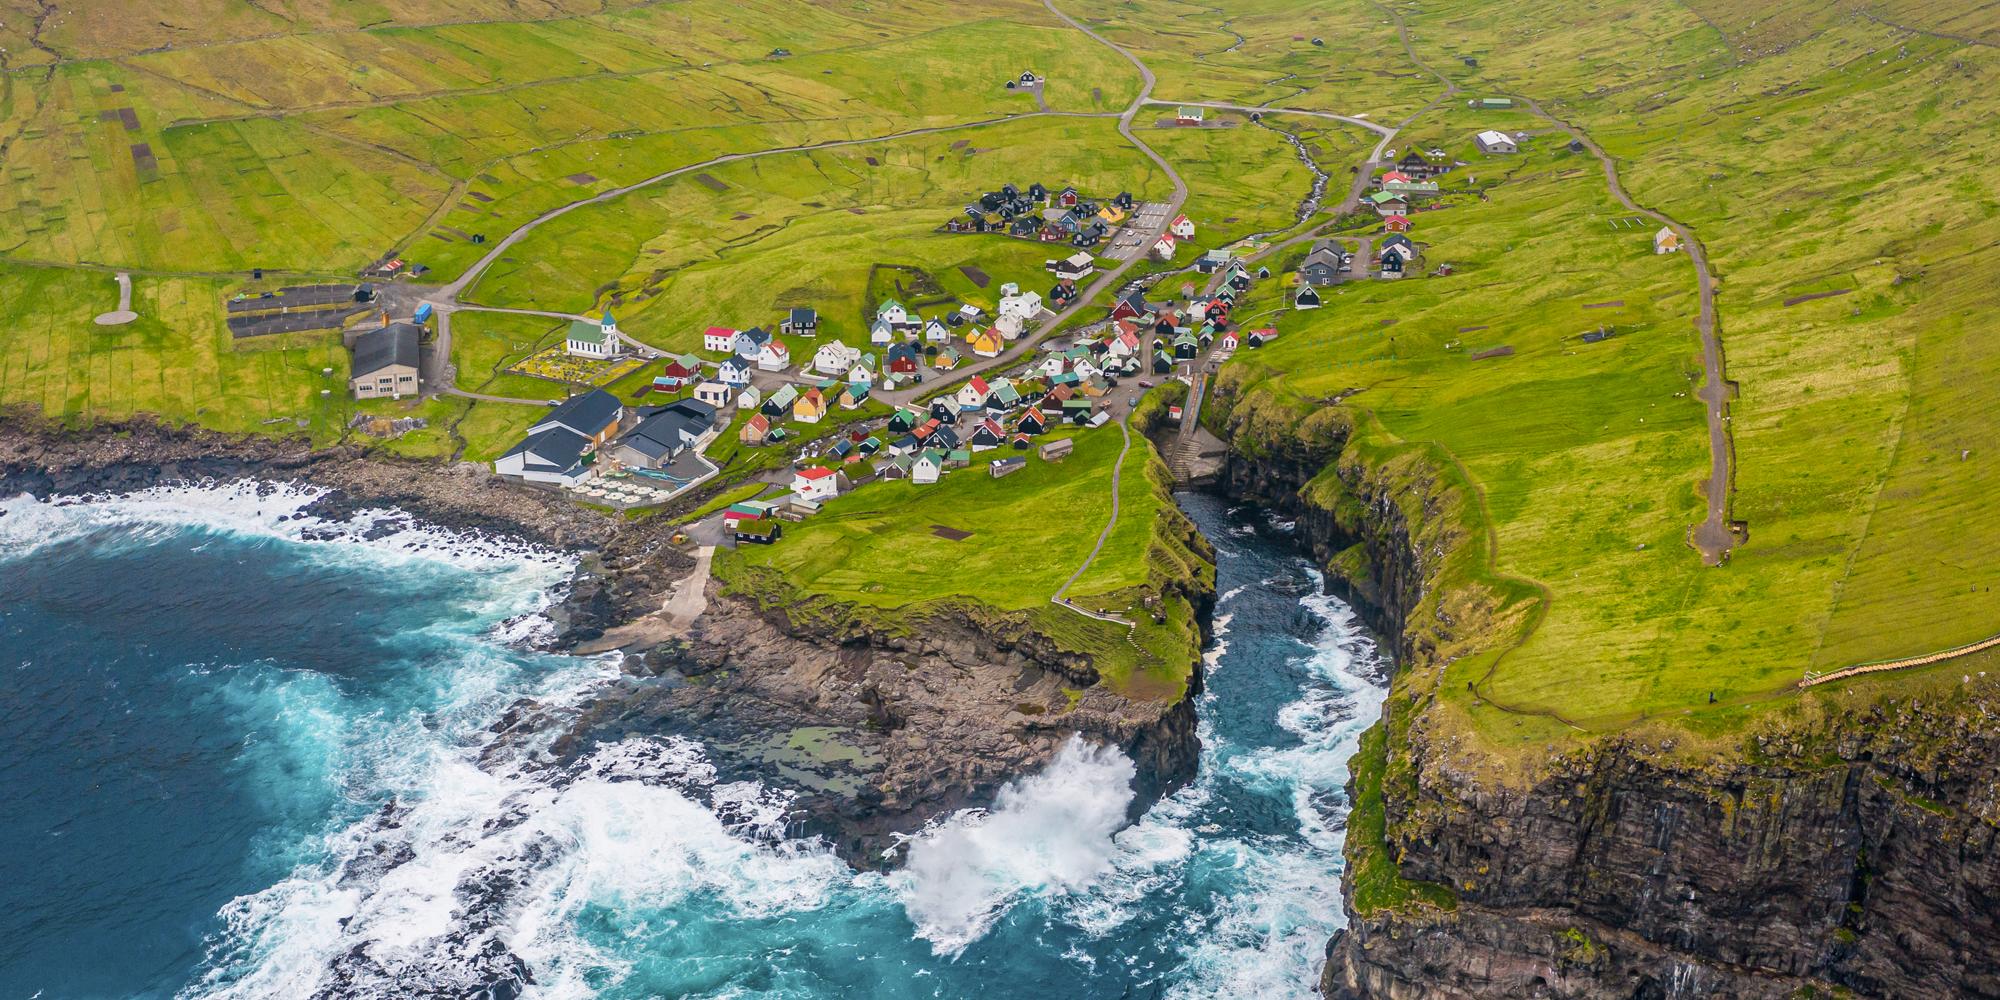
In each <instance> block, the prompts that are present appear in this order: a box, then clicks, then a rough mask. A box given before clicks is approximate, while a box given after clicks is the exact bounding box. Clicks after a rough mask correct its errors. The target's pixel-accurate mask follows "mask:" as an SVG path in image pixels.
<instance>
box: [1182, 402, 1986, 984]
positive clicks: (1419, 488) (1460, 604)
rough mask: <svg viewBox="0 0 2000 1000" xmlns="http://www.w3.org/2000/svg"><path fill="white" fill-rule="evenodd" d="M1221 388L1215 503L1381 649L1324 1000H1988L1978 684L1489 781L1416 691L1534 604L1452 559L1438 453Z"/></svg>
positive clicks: (1463, 523)
mask: <svg viewBox="0 0 2000 1000" xmlns="http://www.w3.org/2000/svg"><path fill="white" fill-rule="evenodd" d="M1236 388H1237V387H1231V386H1226V387H1225V388H1224V391H1223V392H1222V393H1220V394H1219V396H1220V397H1221V400H1222V402H1221V405H1220V406H1219V407H1217V412H1216V413H1215V414H1214V415H1213V419H1214V420H1215V425H1216V426H1217V429H1218V430H1219V431H1221V432H1222V433H1223V434H1224V436H1225V438H1226V439H1227V440H1229V442H1230V444H1231V453H1230V457H1229V461H1228V465H1227V468H1226V470H1225V475H1224V481H1223V483H1222V484H1221V486H1220V488H1222V489H1223V490H1225V491H1226V492H1228V493H1229V494H1230V495H1232V496H1235V497H1238V498H1242V499H1246V500H1254V501H1256V502H1259V503H1261V504H1264V505H1266V506H1268V507H1270V508H1271V509H1273V510H1275V511H1277V512H1278V513H1280V514H1281V515H1283V516H1285V517H1288V518H1291V519H1294V520H1295V521H1296V525H1297V528H1296V537H1297V540H1298V542H1299V544H1300V545H1301V546H1302V547H1303V548H1304V549H1305V550H1306V551H1307V552H1308V553H1310V555H1311V556H1312V558H1313V559H1314V560H1315V561H1316V562H1317V563H1318V564H1319V565H1320V566H1322V567H1323V568H1324V570H1325V573H1326V577H1327V583H1328V586H1329V588H1330V589H1332V590H1334V591H1335V592H1337V593H1339V594H1341V595H1342V596H1343V597H1344V598H1345V599H1347V600H1348V601H1349V602H1350V603H1351V604H1352V605H1353V606H1354V607H1355V608H1356V609H1357V611H1358V612H1359V613H1361V614H1362V615H1363V617H1364V619H1365V620H1366V621H1368V622H1369V624H1370V625H1371V627H1373V628H1374V629H1375V630H1377V631H1378V632H1379V633H1380V634H1381V635H1383V636H1384V637H1385V640H1386V643H1387V644H1388V645H1390V646H1391V647H1393V648H1394V649H1395V650H1396V652H1397V659H1398V673H1397V676H1396V679H1395V683H1394V685H1393V687H1392V689H1391V692H1390V695H1389V698H1388V702H1387V705H1386V706H1385V713H1384V721H1383V723H1381V724H1379V725H1378V727H1377V728H1376V729H1375V730H1373V731H1371V733H1370V734H1369V738H1368V739H1365V740H1364V741H1363V745H1362V751H1361V754H1360V755H1359V756H1357V758H1356V761H1355V766H1354V774H1355V780H1354V783H1353V785H1352V786H1351V787H1350V794H1351V797H1352V799H1353V801H1354V803H1355V808H1354V813H1353V815H1352V816H1351V817H1350V822H1349V829H1348V839H1347V847H1346V853H1347V861H1348V868H1347V874H1346V878H1345V884H1344V885H1343V887H1342V888H1343V898H1344V900H1345V903H1346V909H1347V913H1348V917H1349V926H1348V928H1347V929H1346V930H1344V931H1343V932H1341V933H1339V934H1337V935H1336V936H1335V937H1334V938H1333V940H1332V941H1331V942H1329V945H1328V950H1327V963H1326V966H1325V970H1324V975H1323V978H1322V981H1321V983H1320V988H1321V990H1322V992H1323V993H1324V994H1325V995H1327V996H1329V997H1336V998H1343V1000H1406V998H1407V1000H1415V998H1474V997H1478V998H1522V1000H1527V998H1575V1000H1612V998H1632V1000H1653V998H1661V1000H1666V998H1709V997H1712V998H1751V997H1756V998H1765V997H1769V998H1781V997H1783V998H1798V997H1811V996H1863V997H1938V998H1944V997H2000V840H1996V838H2000V794H1997V793H1996V785H1995V782H1994V781H1993V775H1994V774H1996V773H2000V735H1997V734H1996V733H2000V685H1996V684H1995V683H1994V682H1993V681H1991V680H1988V679H1986V678H1984V676H1983V674H1982V675H1979V676H1974V674H1972V673H1968V674H1966V676H1964V677H1960V676H1959V672H1958V671H1950V673H1951V676H1950V677H1949V678H1939V679H1938V681H1937V682H1936V683H1931V684H1925V683H1922V681H1921V679H1918V680H1917V681H1916V682H1914V683H1906V684H1904V685H1903V686H1901V687H1898V688H1896V689H1894V690H1891V689H1890V688H1889V687H1888V686H1887V685H1878V686H1870V685H1865V684H1864V685H1846V686H1843V687H1842V688H1840V689H1828V690H1825V691H1815V692H1814V693H1811V694H1807V695H1804V696H1800V697H1796V698H1791V699H1788V701H1787V702H1786V703H1785V704H1784V706H1783V707H1782V708H1773V709H1770V710H1767V711H1763V712H1762V713H1760V714H1759V715H1758V716H1757V717H1756V718H1755V719H1753V720H1752V721H1749V722H1746V723H1743V724H1742V725H1741V726H1739V727H1737V728H1736V729H1735V730H1733V731H1731V732H1729V733H1728V734H1727V735H1720V736H1709V735H1706V734H1698V733H1687V732H1682V731H1678V730H1673V729H1670V728H1666V727H1655V728H1649V729H1644V730H1635V731H1633V732H1627V733H1618V734H1577V735H1575V736H1574V738H1570V739H1567V740H1562V741H1552V742H1549V743H1548V744H1546V745H1543V744H1541V743H1539V742H1538V743H1536V745H1535V746H1534V747H1532V748H1529V749H1527V750H1526V751H1525V752H1521V753H1519V754H1517V755H1516V759H1512V760H1509V761H1507V762H1506V763H1505V764H1494V763H1492V762H1491V761H1490V760H1487V759H1482V758H1490V757H1492V756H1497V755H1494V754H1490V753H1488V752H1487V750H1486V749H1485V748H1483V747H1481V745H1480V744H1479V737H1478V736H1477V734H1474V733H1469V732H1467V731H1466V730H1465V729H1464V728H1463V727H1462V726H1459V725H1457V724H1456V723H1457V721H1458V720H1457V719H1456V718H1455V717H1453V716H1452V715H1451V713H1450V712H1449V711H1448V710H1447V709H1446V708H1444V707H1441V705H1440V700H1439V699H1438V697H1437V694H1438V690H1437V689H1438V686H1439V684H1440V682H1441V676H1442V673H1443V670H1444V668H1445V667H1446V666H1447V665H1449V664H1450V663H1452V662H1453V661H1454V660H1456V659H1458V658H1461V657H1465V656H1471V655H1477V654H1478V653H1479V652H1480V651H1481V649H1482V646H1489V647H1490V645H1491V644H1492V643H1493V642H1495V641H1496V638H1495V637H1501V641H1504V637H1505V636H1507V635H1510V634H1513V630H1515V629H1518V628H1519V627H1520V625H1521V623H1522V622H1523V621H1524V620H1525V616H1526V614H1527V612H1526V611H1525V610H1524V609H1525V608H1526V606H1527V605H1529V604H1531V603H1532V601H1531V600H1524V599H1523V595H1521V594H1519V593H1511V592H1509V590H1508V588H1507V587H1506V585H1505V583H1504V581H1494V580H1492V579H1491V578H1490V577H1482V576H1481V575H1480V573H1479V572H1478V567H1476V566H1474V565H1473V564H1474V563H1478V562H1483V559H1484V556H1485V544H1486V542H1485V539H1484V538H1483V536H1482V531H1481V528H1480V526H1479V524H1478V523H1477V522H1476V520H1474V515H1475V507H1476V505H1475V504H1473V503H1472V502H1471V497H1470V496H1469V490H1468V487H1467V486H1466V484H1465V483H1464V481H1463V479H1462V478H1461V477H1459V476H1457V475H1456V474H1455V472H1456V470H1455V469H1454V468H1453V467H1452V466H1451V464H1450V461H1449V458H1448V456H1441V455H1439V454H1437V453H1435V452H1429V451H1426V450H1425V449H1423V448H1420V447H1414V446H1398V447H1383V446H1381V445H1371V444H1370V443H1368V442H1367V441H1365V440H1364V439H1366V438H1368V437H1369V435H1368V434H1367V428H1366V427H1365V426H1363V427H1360V428H1357V426H1356V425H1355V423H1354V421H1355V420H1356V419H1358V418H1357V417H1355V416H1354V415H1353V414H1351V413H1350V412H1348V411H1345V410H1343V409H1341V408H1338V407H1320V408H1305V407H1302V406H1300V405H1298V404H1296V403H1282V402H1279V401H1277V400H1276V399H1274V398H1272V397H1271V396H1270V395H1269V394H1264V393H1259V392H1257V391H1255V390H1248V391H1242V392H1241V393H1240V394H1238V392H1237V391H1236ZM1359 419H1365V418H1359ZM1974 673H1977V669H1976V668H1975V669H1974ZM1704 737H1705V738H1704Z"/></svg>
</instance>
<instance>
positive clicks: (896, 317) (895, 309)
mask: <svg viewBox="0 0 2000 1000" xmlns="http://www.w3.org/2000/svg"><path fill="white" fill-rule="evenodd" d="M875 318H876V319H878V320H881V321H882V322H885V323H887V324H889V325H890V326H902V325H903V324H905V323H908V322H909V321H910V313H909V310H907V309H904V308H903V304H902V303H901V302H898V301H896V300H895V299H888V300H886V301H884V302H883V303H882V305H881V306H879V307H877V308H876V310H875Z"/></svg>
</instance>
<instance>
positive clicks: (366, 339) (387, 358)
mask: <svg viewBox="0 0 2000 1000" xmlns="http://www.w3.org/2000/svg"><path fill="white" fill-rule="evenodd" d="M423 333H424V331H423V328H422V327H420V326H417V325H416V324H415V323H391V324H389V325H388V326H385V327H383V328H381V329H379V330H370V331H368V332H367V333H364V334H362V335H361V336H359V337H357V338H355V340H354V360H353V362H352V364H350V365H349V366H348V373H347V389H348V391H349V392H351V393H353V394H354V398H355V399H399V398H401V397H403V396H414V395H416V394H417V388H418V386H419V385H421V384H422V381H421V379H420V377H419V375H420V372H419V368H420V366H421V365H422V351H421V348H420V346H419V345H420V343H421V341H422V338H423Z"/></svg>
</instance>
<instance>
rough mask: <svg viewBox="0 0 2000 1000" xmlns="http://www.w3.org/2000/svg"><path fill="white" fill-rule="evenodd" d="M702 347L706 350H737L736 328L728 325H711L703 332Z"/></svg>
mask: <svg viewBox="0 0 2000 1000" xmlns="http://www.w3.org/2000/svg"><path fill="white" fill-rule="evenodd" d="M701 349H702V350H704V351H734V350H736V329H735V328H734V327H727V326H711V327H709V328H708V329H706V330H703V331H702V332H701Z"/></svg>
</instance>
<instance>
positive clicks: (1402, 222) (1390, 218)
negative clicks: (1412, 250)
mask: <svg viewBox="0 0 2000 1000" xmlns="http://www.w3.org/2000/svg"><path fill="white" fill-rule="evenodd" d="M1382 228H1383V229H1386V230H1388V231H1390V232H1392V233H1407V232H1409V231H1410V217H1409V216H1407V215H1385V216H1383V217H1382Z"/></svg>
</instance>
